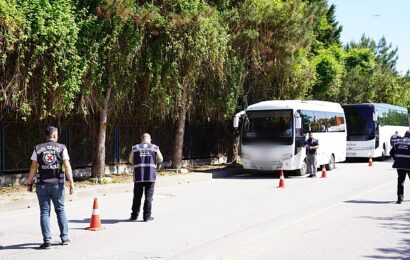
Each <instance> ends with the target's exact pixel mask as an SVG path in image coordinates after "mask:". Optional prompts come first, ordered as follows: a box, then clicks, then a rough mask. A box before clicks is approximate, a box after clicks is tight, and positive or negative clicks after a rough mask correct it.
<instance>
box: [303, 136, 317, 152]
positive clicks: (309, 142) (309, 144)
mask: <svg viewBox="0 0 410 260" xmlns="http://www.w3.org/2000/svg"><path fill="white" fill-rule="evenodd" d="M318 145H319V140H317V139H315V138H309V139H307V140H306V142H305V146H306V154H316V150H317V149H309V147H312V146H318Z"/></svg>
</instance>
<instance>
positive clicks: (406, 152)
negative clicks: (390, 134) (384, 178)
mask: <svg viewBox="0 0 410 260" xmlns="http://www.w3.org/2000/svg"><path fill="white" fill-rule="evenodd" d="M393 168H396V169H404V170H410V138H408V137H404V138H401V139H398V140H397V141H396V142H395V143H394V163H393Z"/></svg>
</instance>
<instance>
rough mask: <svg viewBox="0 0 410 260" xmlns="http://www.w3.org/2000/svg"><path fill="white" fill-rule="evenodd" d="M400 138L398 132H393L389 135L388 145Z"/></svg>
mask: <svg viewBox="0 0 410 260" xmlns="http://www.w3.org/2000/svg"><path fill="white" fill-rule="evenodd" d="M400 138H401V136H400V135H399V132H398V131H396V132H394V134H393V135H392V136H391V137H390V145H391V146H392V147H393V145H394V143H395V142H396V141H397V140H398V139H400Z"/></svg>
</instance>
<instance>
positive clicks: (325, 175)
mask: <svg viewBox="0 0 410 260" xmlns="http://www.w3.org/2000/svg"><path fill="white" fill-rule="evenodd" d="M326 177H327V173H326V166H325V165H324V164H323V165H322V177H321V178H326Z"/></svg>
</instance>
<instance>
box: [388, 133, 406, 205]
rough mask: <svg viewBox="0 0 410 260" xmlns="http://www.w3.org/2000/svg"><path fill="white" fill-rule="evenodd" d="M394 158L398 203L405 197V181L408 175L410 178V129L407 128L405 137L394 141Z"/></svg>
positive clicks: (392, 152)
mask: <svg viewBox="0 0 410 260" xmlns="http://www.w3.org/2000/svg"><path fill="white" fill-rule="evenodd" d="M390 153H391V155H392V156H393V158H394V163H393V168H395V169H397V175H398V178H397V202H396V203H397V204H401V203H402V201H403V199H404V181H405V180H406V175H408V176H409V178H410V130H407V132H406V134H405V135H404V137H403V138H400V139H397V140H396V141H395V142H394V146H393V149H392V151H391V152H390Z"/></svg>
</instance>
